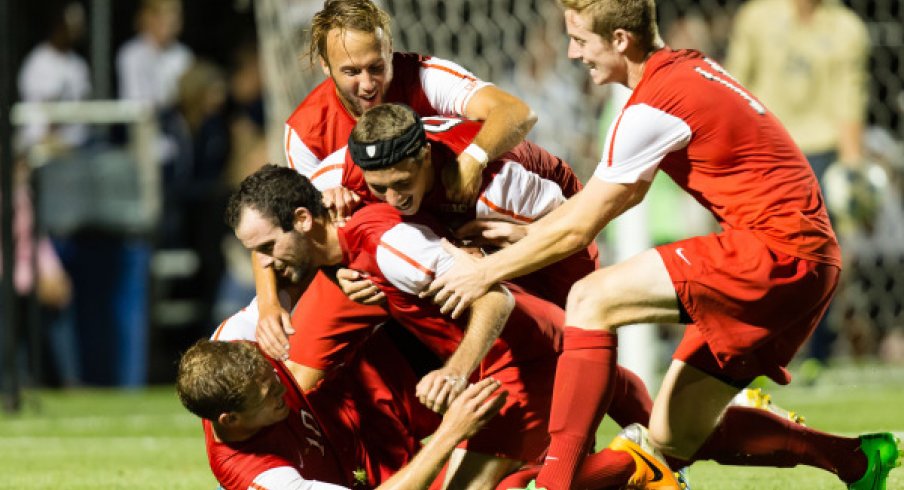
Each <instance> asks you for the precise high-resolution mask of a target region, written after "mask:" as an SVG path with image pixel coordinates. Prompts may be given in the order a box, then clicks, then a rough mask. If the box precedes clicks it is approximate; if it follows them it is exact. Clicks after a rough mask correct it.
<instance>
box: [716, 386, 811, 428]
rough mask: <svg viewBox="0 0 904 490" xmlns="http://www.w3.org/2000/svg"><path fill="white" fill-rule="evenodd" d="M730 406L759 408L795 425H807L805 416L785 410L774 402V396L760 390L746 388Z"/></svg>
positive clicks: (733, 399) (736, 396)
mask: <svg viewBox="0 0 904 490" xmlns="http://www.w3.org/2000/svg"><path fill="white" fill-rule="evenodd" d="M729 406H736V407H750V408H759V409H760V410H766V411H769V412H772V413H774V414H776V415H778V416H779V417H782V418H786V419H788V420H790V421H792V422H794V423H795V424H800V425H807V424H805V423H804V422H805V421H806V419H805V418H804V416H803V415H801V414H799V413H797V412H795V411H793V410H785V409H784V408H782V407H780V406H778V405H776V404H775V403H773V402H772V396H770V395H769V394H768V393H764V392H763V390H762V389H760V388H744V389H743V390H741V391H740V393H738V394H737V395H735V397H734V398H732V400H731V403H730V404H729Z"/></svg>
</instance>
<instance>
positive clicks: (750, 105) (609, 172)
mask: <svg viewBox="0 0 904 490" xmlns="http://www.w3.org/2000/svg"><path fill="white" fill-rule="evenodd" d="M657 168H661V169H662V170H663V171H664V172H666V173H667V174H669V176H670V177H671V178H672V179H673V180H674V181H675V182H676V183H677V184H678V185H679V186H681V187H682V188H683V189H684V190H685V191H687V192H688V193H689V194H690V195H692V196H693V197H694V198H695V199H696V200H697V201H698V202H700V204H702V205H703V206H704V207H705V208H706V209H708V210H709V211H710V212H711V213H712V214H713V215H714V216H715V217H716V219H717V220H718V221H719V222H720V224H721V225H722V226H723V228H725V229H743V230H751V231H753V232H754V234H755V235H756V236H757V237H758V238H759V239H761V240H762V241H763V242H764V243H766V244H767V245H768V246H769V247H771V248H773V249H775V250H778V251H781V252H784V253H786V254H788V255H791V256H794V257H799V258H803V259H807V260H813V261H817V262H822V263H828V264H833V265H836V266H839V267H840V266H841V251H840V248H839V246H838V243H837V241H836V239H835V234H834V232H833V231H832V227H831V224H830V223H829V217H828V214H827V212H826V208H825V204H824V202H823V198H822V194H821V193H820V190H819V185H818V184H817V181H816V177H815V176H814V174H813V171H812V170H811V169H810V166H809V165H808V163H807V160H806V159H805V157H804V155H803V154H802V153H801V151H800V150H799V149H798V148H797V146H796V145H795V144H794V142H793V141H792V139H791V136H790V135H789V134H788V133H787V131H786V130H785V129H784V127H782V125H781V123H780V122H779V121H778V119H777V118H776V117H775V116H774V115H772V114H771V113H770V112H768V111H767V110H766V108H765V107H764V106H763V105H762V104H761V103H760V102H759V101H758V100H757V99H756V98H755V97H754V96H753V95H751V94H750V92H748V91H747V90H746V89H745V88H743V87H742V86H741V85H740V84H738V82H737V81H736V80H735V79H734V78H732V77H731V75H729V74H728V73H727V72H726V71H725V70H724V69H723V68H722V67H721V66H719V65H718V64H717V63H715V62H714V61H712V60H710V59H708V58H706V57H704V56H703V55H702V54H701V53H699V52H697V51H692V50H680V51H674V50H672V49H670V48H665V49H661V50H659V51H657V52H656V53H654V54H653V55H652V56H651V57H650V59H649V60H648V61H647V63H646V65H645V67H644V73H643V77H642V78H641V80H640V82H639V83H638V84H637V87H635V89H634V92H633V94H632V95H631V98H630V99H628V102H627V103H626V104H625V108H624V109H623V110H622V112H621V114H620V115H619V116H618V118H617V119H616V120H615V123H614V124H612V126H611V127H610V129H609V134H608V135H607V136H606V144H605V146H604V149H603V156H602V160H601V161H600V163H599V166H598V167H597V169H596V172H595V173H594V177H596V178H599V179H601V180H603V181H606V182H615V183H633V182H637V181H639V180H651V179H652V178H653V175H654V174H655V172H656V169H657Z"/></svg>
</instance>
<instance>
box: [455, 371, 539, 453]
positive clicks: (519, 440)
mask: <svg viewBox="0 0 904 490" xmlns="http://www.w3.org/2000/svg"><path fill="white" fill-rule="evenodd" d="M556 359H557V358H556V357H549V358H543V359H538V360H535V361H532V362H524V363H518V364H514V365H510V366H508V367H504V368H502V369H499V370H497V371H495V372H492V373H481V374H480V377H481V378H486V377H492V378H494V379H496V380H497V381H499V382H500V383H501V385H502V387H501V389H503V390H506V391H507V392H508V397H507V399H506V403H505V405H504V406H503V407H502V410H501V411H500V412H499V414H498V415H496V416H495V417H493V418H492V419H491V420H490V421H489V422H488V423H487V425H486V426H484V428H483V429H481V430H480V431H479V432H478V433H477V434H475V435H474V436H473V437H471V438H470V439H468V440H467V441H465V442H463V443H461V444H460V445H459V447H461V448H463V449H466V450H469V451H475V452H479V453H483V454H489V455H493V456H500V457H504V458H509V459H516V460H520V461H524V462H526V463H539V462H541V459H542V457H543V456H544V455H545V454H546V449H547V447H548V446H549V410H550V407H551V406H552V388H553V380H554V378H555V372H556ZM472 381H473V380H472Z"/></svg>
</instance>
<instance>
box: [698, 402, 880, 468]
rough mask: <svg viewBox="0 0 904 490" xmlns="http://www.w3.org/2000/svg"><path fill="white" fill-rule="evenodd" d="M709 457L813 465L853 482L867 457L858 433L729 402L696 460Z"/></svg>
mask: <svg viewBox="0 0 904 490" xmlns="http://www.w3.org/2000/svg"><path fill="white" fill-rule="evenodd" d="M704 459H711V460H713V461H716V462H718V463H720V464H730V465H742V466H775V467H779V468H790V467H792V466H797V465H799V464H805V465H808V466H815V467H817V468H822V469H824V470H826V471H830V472H832V473H835V474H836V475H838V478H840V479H841V480H842V481H844V482H847V483H851V482H854V481H857V480H858V479H859V478H860V477H862V476H863V474H864V473H865V472H866V456H865V455H864V454H863V452H862V451H860V440H859V439H857V438H856V437H853V438H852V437H840V436H836V435H832V434H826V433H825V432H819V431H817V430H813V429H811V428H809V427H804V426H802V425H798V424H795V423H794V422H792V421H790V420H788V419H785V418H783V417H779V416H778V415H775V414H774V413H771V412H767V411H765V410H760V409H756V408H747V407H729V408H728V410H726V411H725V415H724V416H723V417H722V421H721V422H720V423H719V426H718V427H716V430H715V431H713V433H712V435H710V436H709V439H707V440H706V442H705V443H703V446H702V447H701V448H700V449H699V450H697V454H695V455H694V460H704Z"/></svg>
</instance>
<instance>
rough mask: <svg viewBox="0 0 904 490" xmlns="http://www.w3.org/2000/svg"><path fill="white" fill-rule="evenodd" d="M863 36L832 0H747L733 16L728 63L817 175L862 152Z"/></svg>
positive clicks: (864, 98)
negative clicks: (806, 159)
mask: <svg viewBox="0 0 904 490" xmlns="http://www.w3.org/2000/svg"><path fill="white" fill-rule="evenodd" d="M868 49H869V37H868V35H867V31H866V26H865V25H864V23H863V21H862V20H860V18H859V17H857V15H856V14H855V13H854V12H853V11H851V10H850V9H849V8H847V7H846V6H844V5H843V4H842V3H841V2H840V1H838V0H751V1H750V2H748V3H746V4H744V5H743V6H742V7H741V9H740V10H739V11H738V15H737V17H736V18H735V26H734V32H733V35H732V38H731V44H730V46H729V50H728V58H727V60H726V62H725V65H726V68H727V69H728V71H729V72H730V73H732V75H734V76H735V77H736V78H737V79H738V81H740V82H741V83H742V84H744V85H745V86H746V87H748V88H749V89H750V90H751V91H752V92H753V93H754V94H755V95H756V96H757V97H759V98H760V100H762V101H763V102H764V103H765V104H766V107H768V108H769V109H770V110H771V111H772V112H773V113H775V115H776V116H778V118H779V119H780V120H781V121H782V123H784V125H785V127H786V128H788V131H789V132H790V133H791V136H792V137H793V138H794V140H795V141H796V142H797V144H798V146H800V148H801V149H802V150H803V152H804V153H805V154H806V155H807V157H808V159H809V160H810V164H811V165H812V166H813V170H814V172H815V173H816V176H817V178H819V179H822V176H823V173H824V172H825V169H826V167H827V166H828V165H829V164H830V163H832V162H834V161H835V160H840V161H841V162H844V163H846V164H849V165H851V166H856V165H858V164H859V162H860V160H861V159H862V157H863V149H862V132H863V121H864V118H865V116H866V103H867V89H866V84H867V59H868V54H869V53H868Z"/></svg>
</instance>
